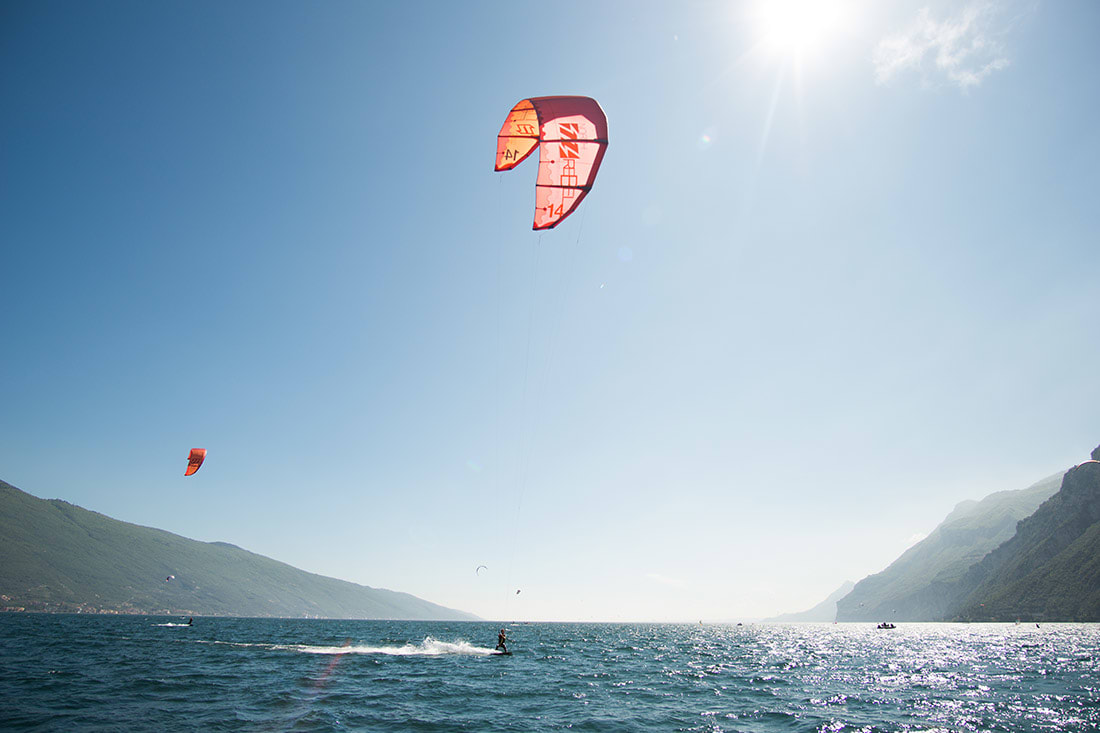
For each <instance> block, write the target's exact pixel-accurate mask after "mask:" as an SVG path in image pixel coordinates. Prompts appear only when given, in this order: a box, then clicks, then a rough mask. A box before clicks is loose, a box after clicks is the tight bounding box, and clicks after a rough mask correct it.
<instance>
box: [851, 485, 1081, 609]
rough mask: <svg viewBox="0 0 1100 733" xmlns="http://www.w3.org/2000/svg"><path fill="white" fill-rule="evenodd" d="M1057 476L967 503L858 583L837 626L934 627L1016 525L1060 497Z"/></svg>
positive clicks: (951, 607)
mask: <svg viewBox="0 0 1100 733" xmlns="http://www.w3.org/2000/svg"><path fill="white" fill-rule="evenodd" d="M1060 481H1061V475H1060V474H1055V475H1054V476H1049V477H1047V478H1045V479H1043V480H1042V481H1039V482H1038V483H1036V484H1033V485H1032V486H1030V487H1028V488H1026V489H1022V490H1019V491H999V492H997V493H995V494H990V495H989V496H987V497H985V498H984V499H982V500H981V501H964V502H962V503H960V504H959V505H958V506H956V507H955V509H954V510H953V511H952V512H951V513H950V514H948V515H947V518H946V519H944V520H943V522H942V523H941V524H940V525H939V526H938V527H936V529H934V530H933V531H932V533H931V534H929V535H928V536H927V537H926V538H924V539H923V540H921V541H920V542H918V543H917V544H915V545H913V546H912V547H910V548H909V549H908V550H906V551H905V552H904V553H903V554H902V555H901V557H899V558H898V559H897V560H895V561H894V562H893V563H891V564H890V566H889V567H887V568H886V569H885V570H883V571H882V572H881V573H877V574H875V575H871V576H868V577H866V578H864V579H863V580H861V581H859V582H858V583H856V586H855V588H853V589H852V592H851V593H849V594H848V595H847V596H845V597H844V598H843V599H841V600H840V601H839V602H838V603H837V617H836V618H837V620H838V621H882V620H889V621H931V620H939V619H943V618H945V617H946V616H947V615H948V614H949V613H950V612H951V611H952V610H953V608H954V607H955V606H956V605H957V603H958V602H959V599H960V592H961V589H960V587H959V586H958V585H957V583H958V581H959V580H960V579H961V578H962V577H963V576H964V575H966V573H967V572H968V570H969V569H970V567H971V566H972V565H974V564H975V563H977V562H979V561H981V560H982V558H984V557H985V556H986V555H988V554H989V553H990V552H992V551H993V550H995V549H996V548H997V547H999V546H1000V545H1001V544H1002V543H1004V542H1006V541H1007V540H1009V539H1010V538H1011V537H1012V536H1013V535H1014V534H1015V533H1016V524H1017V523H1018V522H1019V521H1020V520H1021V519H1024V518H1025V517H1028V516H1029V515H1031V514H1032V513H1033V512H1035V510H1036V509H1038V508H1039V505H1040V504H1042V503H1043V502H1044V501H1046V500H1047V499H1048V498H1049V497H1050V496H1051V495H1053V494H1054V493H1055V492H1056V491H1058V487H1059V483H1060Z"/></svg>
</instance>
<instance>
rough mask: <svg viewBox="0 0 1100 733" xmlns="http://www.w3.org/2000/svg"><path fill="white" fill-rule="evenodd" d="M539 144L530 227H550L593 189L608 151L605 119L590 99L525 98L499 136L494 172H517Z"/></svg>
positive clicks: (505, 122)
mask: <svg viewBox="0 0 1100 733" xmlns="http://www.w3.org/2000/svg"><path fill="white" fill-rule="evenodd" d="M535 146H538V149H539V173H538V178H536V179H535V223H534V225H533V226H532V229H536V230H538V229H552V228H554V227H555V226H557V225H558V223H559V222H561V220H562V219H564V218H565V217H567V216H569V215H570V214H571V213H573V210H574V209H576V208H577V206H578V205H579V204H580V202H581V201H582V200H584V197H585V196H587V195H588V192H589V191H591V190H592V182H593V181H595V180H596V172H597V171H598V170H599V169H600V162H601V161H602V160H603V154H604V151H606V150H607V117H606V116H605V115H604V113H603V110H602V109H600V105H599V104H598V103H597V102H596V100H595V99H592V98H590V97H532V98H531V99H524V100H522V101H521V102H519V103H518V104H516V106H515V107H513V108H512V111H511V112H509V113H508V118H507V119H506V120H504V126H503V127H501V128H500V134H499V135H497V159H496V168H495V170H497V171H507V170H511V169H513V168H515V167H516V166H517V165H519V164H520V163H522V162H523V161H524V160H526V159H527V156H529V155H530V154H531V153H532V152H533V151H534V149H535Z"/></svg>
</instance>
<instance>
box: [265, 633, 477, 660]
mask: <svg viewBox="0 0 1100 733" xmlns="http://www.w3.org/2000/svg"><path fill="white" fill-rule="evenodd" d="M275 648H284V649H289V650H291V651H297V652H303V653H305V654H386V655H388V656H394V657H434V656H441V655H443V654H465V655H469V656H484V655H488V654H492V653H493V650H492V649H489V648H487V647H480V646H474V645H473V644H471V643H470V642H468V641H453V642H452V641H439V640H438V639H434V638H432V637H431V636H426V637H424V641H422V642H420V643H419V644H412V643H407V644H403V645H401V646H366V645H361V646H360V645H354V646H353V645H348V646H310V645H308V644H292V645H289V646H284V647H275Z"/></svg>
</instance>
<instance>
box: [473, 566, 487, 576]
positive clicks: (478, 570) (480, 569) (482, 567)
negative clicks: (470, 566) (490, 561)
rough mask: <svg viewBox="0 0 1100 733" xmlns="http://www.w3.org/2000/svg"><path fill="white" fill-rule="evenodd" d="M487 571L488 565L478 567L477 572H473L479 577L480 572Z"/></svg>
mask: <svg viewBox="0 0 1100 733" xmlns="http://www.w3.org/2000/svg"><path fill="white" fill-rule="evenodd" d="M488 569H489V566H488V565H478V566H477V570H475V571H474V572H475V573H477V574H478V575H481V571H482V570H488Z"/></svg>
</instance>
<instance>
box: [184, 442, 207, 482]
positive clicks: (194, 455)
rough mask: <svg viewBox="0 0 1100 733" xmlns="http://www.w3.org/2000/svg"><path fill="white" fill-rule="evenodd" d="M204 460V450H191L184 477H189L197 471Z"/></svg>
mask: <svg viewBox="0 0 1100 733" xmlns="http://www.w3.org/2000/svg"><path fill="white" fill-rule="evenodd" d="M205 460H206V448H192V449H191V455H190V456H188V458H187V471H186V472H184V474H183V475H184V476H190V475H191V474H193V473H194V472H195V471H198V470H199V466H201V465H202V462H203V461H205Z"/></svg>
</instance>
